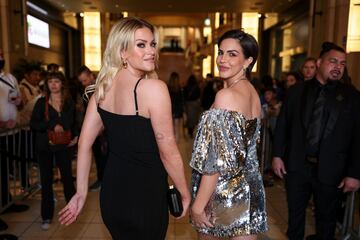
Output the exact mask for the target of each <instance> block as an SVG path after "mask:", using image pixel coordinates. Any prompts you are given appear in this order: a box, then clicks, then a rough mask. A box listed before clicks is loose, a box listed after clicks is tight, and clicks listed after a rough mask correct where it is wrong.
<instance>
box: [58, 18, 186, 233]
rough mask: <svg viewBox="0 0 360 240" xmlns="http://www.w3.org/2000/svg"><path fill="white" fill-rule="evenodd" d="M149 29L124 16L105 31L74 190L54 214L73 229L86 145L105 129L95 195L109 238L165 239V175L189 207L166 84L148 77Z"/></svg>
mask: <svg viewBox="0 0 360 240" xmlns="http://www.w3.org/2000/svg"><path fill="white" fill-rule="evenodd" d="M156 50H157V49H156V40H155V29H154V27H153V26H152V25H151V24H149V23H148V22H146V21H144V20H141V19H138V18H123V19H121V20H120V21H119V22H118V23H116V24H115V25H114V26H113V28H112V29H111V31H110V34H109V37H108V41H107V45H106V49H105V52H104V58H103V59H104V60H103V65H102V67H101V69H100V72H99V74H98V77H97V80H96V89H95V93H94V95H93V96H92V97H91V99H90V101H89V105H88V108H87V112H86V115H85V120H84V123H83V126H82V131H81V135H80V140H79V150H78V165H77V192H76V194H75V196H74V197H73V198H72V200H71V201H70V203H69V204H68V205H67V206H66V207H65V208H64V209H63V210H62V211H61V212H60V222H61V223H62V224H66V225H68V224H71V223H72V222H74V221H75V220H76V218H77V217H78V216H79V213H80V211H81V209H82V208H83V206H84V203H85V199H86V195H87V190H88V177H89V171H90V165H91V145H92V144H93V142H94V140H95V138H96V136H97V135H98V134H99V132H100V131H101V130H102V129H103V128H104V131H105V134H106V136H107V139H108V159H107V165H106V168H105V174H104V178H103V182H102V186H101V192H100V208H101V214H102V218H103V221H104V223H105V225H106V227H107V228H108V229H109V231H110V234H111V235H112V237H113V239H159V240H160V239H165V235H166V230H167V226H168V205H167V199H166V193H167V189H168V183H167V174H169V175H170V177H171V179H172V180H173V182H174V184H175V186H176V187H177V189H178V190H179V192H180V194H181V197H182V204H183V206H184V211H183V213H182V215H181V216H180V217H183V216H184V215H185V214H186V211H187V209H188V206H189V204H190V193H189V191H188V188H187V184H186V180H185V174H184V168H183V162H182V159H181V155H180V153H179V150H178V148H177V145H176V141H175V136H174V131H173V124H172V114H171V100H170V96H169V91H168V88H167V86H166V84H165V83H164V82H163V81H161V80H156V79H149V78H147V75H148V74H149V73H151V72H153V71H154V69H155V65H156V60H157V51H156Z"/></svg>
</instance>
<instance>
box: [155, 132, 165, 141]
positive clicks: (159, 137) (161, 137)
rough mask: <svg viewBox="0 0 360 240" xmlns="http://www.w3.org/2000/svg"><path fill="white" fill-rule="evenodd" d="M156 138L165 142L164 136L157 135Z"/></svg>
mask: <svg viewBox="0 0 360 240" xmlns="http://www.w3.org/2000/svg"><path fill="white" fill-rule="evenodd" d="M155 137H156V139H157V140H163V139H164V134H162V133H156V135H155Z"/></svg>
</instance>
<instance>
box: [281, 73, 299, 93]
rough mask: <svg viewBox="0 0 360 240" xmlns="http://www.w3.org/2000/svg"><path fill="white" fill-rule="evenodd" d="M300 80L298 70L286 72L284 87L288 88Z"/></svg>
mask: <svg viewBox="0 0 360 240" xmlns="http://www.w3.org/2000/svg"><path fill="white" fill-rule="evenodd" d="M302 81H303V80H302V79H301V76H300V74H299V73H298V72H288V73H287V74H286V81H285V88H286V89H289V88H290V87H291V86H292V85H294V84H296V83H298V82H302Z"/></svg>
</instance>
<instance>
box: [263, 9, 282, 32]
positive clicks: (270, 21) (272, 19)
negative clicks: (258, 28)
mask: <svg viewBox="0 0 360 240" xmlns="http://www.w3.org/2000/svg"><path fill="white" fill-rule="evenodd" d="M278 21H279V17H278V14H277V13H265V19H264V30H266V29H268V28H270V27H272V26H274V25H275V24H277V23H278Z"/></svg>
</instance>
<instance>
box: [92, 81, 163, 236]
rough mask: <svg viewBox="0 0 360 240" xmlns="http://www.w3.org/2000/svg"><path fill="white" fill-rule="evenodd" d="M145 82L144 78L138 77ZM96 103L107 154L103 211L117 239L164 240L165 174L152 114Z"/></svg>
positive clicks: (105, 221) (108, 226) (107, 224)
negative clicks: (117, 110)
mask: <svg viewBox="0 0 360 240" xmlns="http://www.w3.org/2000/svg"><path fill="white" fill-rule="evenodd" d="M140 80H141V79H140ZM140 80H139V81H138V82H137V83H136V85H135V89H134V98H135V109H136V115H120V114H116V113H111V112H108V111H106V110H104V109H102V108H100V107H98V112H99V114H100V116H101V119H102V121H103V124H104V127H105V134H106V136H107V139H108V150H109V155H108V159H107V164H106V168H105V174H104V179H103V183H102V187H101V192H100V207H101V214H102V218H103V220H104V223H105V225H106V227H107V228H108V229H109V231H110V233H111V235H112V237H113V239H119V240H120V239H121V240H128V239H129V240H134V239H142V240H146V239H149V240H150V239H156V240H157V239H159V240H161V239H165V235H166V230H167V226H168V218H169V216H168V206H167V200H166V192H167V188H168V183H167V173H166V171H165V168H164V166H163V164H162V162H161V159H160V155H159V150H158V147H157V143H156V140H155V135H154V132H153V129H152V126H151V121H150V119H148V118H145V117H142V116H140V115H139V114H138V106H137V98H136V87H137V85H138V83H139V82H140Z"/></svg>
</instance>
